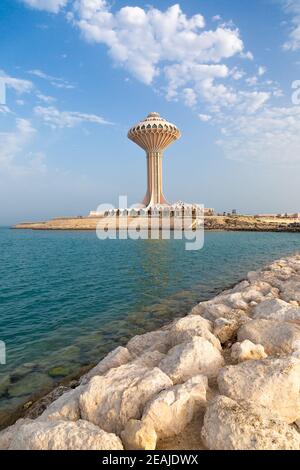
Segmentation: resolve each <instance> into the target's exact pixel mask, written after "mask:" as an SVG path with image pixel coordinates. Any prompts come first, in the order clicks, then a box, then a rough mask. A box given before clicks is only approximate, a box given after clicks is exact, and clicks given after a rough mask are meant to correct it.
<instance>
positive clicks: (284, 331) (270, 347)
mask: <svg viewBox="0 0 300 470" xmlns="http://www.w3.org/2000/svg"><path fill="white" fill-rule="evenodd" d="M246 339H247V340H250V341H252V343H255V344H262V345H263V347H264V348H265V351H266V353H267V354H269V355H270V354H280V353H288V354H290V353H291V352H292V351H293V348H294V343H295V341H297V340H300V326H298V325H296V324H293V323H288V322H279V321H273V320H252V321H250V322H248V323H246V324H245V325H243V326H242V327H241V328H240V329H239V331H238V340H239V341H244V340H246Z"/></svg>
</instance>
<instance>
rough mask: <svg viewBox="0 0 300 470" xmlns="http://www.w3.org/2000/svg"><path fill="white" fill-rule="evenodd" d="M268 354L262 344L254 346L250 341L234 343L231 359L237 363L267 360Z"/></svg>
mask: <svg viewBox="0 0 300 470" xmlns="http://www.w3.org/2000/svg"><path fill="white" fill-rule="evenodd" d="M266 357H267V354H266V353H265V350H264V347H263V346H262V345H261V344H253V343H251V341H249V340H247V339H246V340H245V341H243V342H242V343H234V345H233V346H232V348H231V358H232V359H233V360H234V361H236V362H243V361H251V360H259V359H265V358H266Z"/></svg>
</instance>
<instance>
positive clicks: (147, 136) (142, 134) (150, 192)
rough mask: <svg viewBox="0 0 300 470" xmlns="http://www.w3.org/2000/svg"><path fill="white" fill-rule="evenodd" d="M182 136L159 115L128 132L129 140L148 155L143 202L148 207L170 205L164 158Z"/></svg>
mask: <svg viewBox="0 0 300 470" xmlns="http://www.w3.org/2000/svg"><path fill="white" fill-rule="evenodd" d="M180 136H181V133H180V130H179V129H178V128H177V127H176V126H174V124H171V123H170V122H168V121H166V120H165V119H163V118H162V117H160V115H159V114H158V113H150V114H149V115H148V116H147V117H146V119H145V120H144V121H141V122H139V123H138V124H136V125H135V126H133V127H132V128H131V129H130V130H129V132H128V138H129V139H130V140H132V141H133V142H135V143H136V144H137V145H139V146H140V147H142V149H144V150H145V151H146V154H147V193H146V196H145V198H144V200H143V204H144V205H145V206H146V207H151V206H154V205H156V204H167V205H169V203H168V202H167V200H166V199H165V197H164V194H163V187H162V183H163V181H162V157H163V152H164V150H165V149H166V148H167V147H168V146H169V145H170V144H172V143H173V142H175V140H177V139H179V138H180Z"/></svg>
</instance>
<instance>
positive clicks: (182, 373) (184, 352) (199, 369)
mask: <svg viewBox="0 0 300 470" xmlns="http://www.w3.org/2000/svg"><path fill="white" fill-rule="evenodd" d="M223 364H224V359H223V356H222V354H221V353H220V351H219V350H218V349H217V348H215V347H214V346H213V345H212V344H211V343H210V342H209V341H207V339H205V338H201V337H198V336H196V337H195V338H193V340H192V341H190V342H188V343H182V344H179V345H177V346H175V347H174V348H172V349H171V350H170V351H169V352H168V354H167V355H166V357H165V358H164V359H163V360H162V361H161V362H160V364H159V367H160V368H161V370H162V371H163V372H165V373H166V374H167V375H168V376H169V377H170V378H171V380H172V381H173V383H174V384H178V383H183V382H185V381H187V380H188V379H190V378H191V377H193V376H194V375H199V374H202V375H205V376H207V377H209V378H212V377H216V376H217V375H218V372H219V370H220V368H221V367H222V366H223Z"/></svg>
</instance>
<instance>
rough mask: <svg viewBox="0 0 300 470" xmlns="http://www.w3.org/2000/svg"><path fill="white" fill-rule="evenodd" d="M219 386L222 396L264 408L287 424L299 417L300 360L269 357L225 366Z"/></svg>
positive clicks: (220, 376)
mask: <svg viewBox="0 0 300 470" xmlns="http://www.w3.org/2000/svg"><path fill="white" fill-rule="evenodd" d="M218 385H219V390H220V392H221V394H222V395H226V396H228V397H229V398H232V399H234V400H245V401H251V402H254V403H257V404H258V405H262V406H265V407H267V408H268V409H269V410H271V411H272V412H273V413H274V414H277V415H278V416H279V417H280V418H281V419H282V420H283V421H286V422H287V423H293V422H294V421H296V420H297V419H299V418H300V393H299V392H300V360H298V359H296V358H293V357H286V358H279V359H271V358H268V359H263V360H261V361H246V362H243V363H241V364H238V365H236V366H227V367H224V368H223V369H222V370H221V372H220V374H219V376H218Z"/></svg>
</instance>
